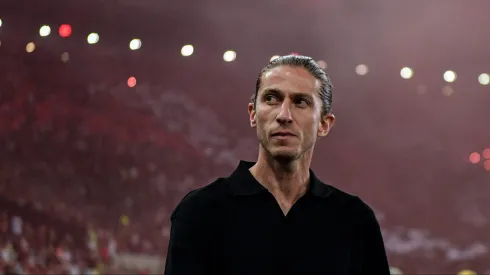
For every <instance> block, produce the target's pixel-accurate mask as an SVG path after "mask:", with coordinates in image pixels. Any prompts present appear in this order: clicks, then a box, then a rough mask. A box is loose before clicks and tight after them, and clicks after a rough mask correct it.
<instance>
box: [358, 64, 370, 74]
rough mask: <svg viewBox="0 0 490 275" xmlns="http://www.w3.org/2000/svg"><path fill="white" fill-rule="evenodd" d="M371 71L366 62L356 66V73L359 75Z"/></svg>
mask: <svg viewBox="0 0 490 275" xmlns="http://www.w3.org/2000/svg"><path fill="white" fill-rule="evenodd" d="M368 71H369V69H368V67H367V66H366V65H364V64H359V65H357V66H356V73H357V74H358V75H365V74H367V73H368Z"/></svg>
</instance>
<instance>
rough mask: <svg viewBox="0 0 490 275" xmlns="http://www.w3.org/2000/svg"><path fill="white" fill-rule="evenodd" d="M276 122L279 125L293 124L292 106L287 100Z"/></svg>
mask: <svg viewBox="0 0 490 275" xmlns="http://www.w3.org/2000/svg"><path fill="white" fill-rule="evenodd" d="M276 120H277V122H278V123H279V124H290V123H291V122H293V117H292V116H291V108H290V104H289V103H288V101H287V100H285V101H284V102H283V103H282V105H281V109H280V110H279V114H277V118H276Z"/></svg>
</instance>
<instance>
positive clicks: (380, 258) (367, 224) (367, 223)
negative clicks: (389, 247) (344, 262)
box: [360, 205, 390, 275]
mask: <svg viewBox="0 0 490 275" xmlns="http://www.w3.org/2000/svg"><path fill="white" fill-rule="evenodd" d="M366 207H367V211H366V212H367V213H366V215H365V218H364V220H363V222H362V224H361V226H360V229H361V232H360V235H361V247H360V248H361V251H360V252H361V270H362V272H361V274H379V275H389V274H390V267H389V264H388V258H387V256H386V249H385V246H384V242H383V236H382V234H381V229H380V226H379V223H378V221H377V219H376V216H375V214H374V212H373V211H372V209H371V208H369V206H367V205H366Z"/></svg>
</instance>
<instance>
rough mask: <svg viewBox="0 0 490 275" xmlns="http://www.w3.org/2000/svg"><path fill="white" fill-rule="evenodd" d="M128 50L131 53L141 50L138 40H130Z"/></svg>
mask: <svg viewBox="0 0 490 275" xmlns="http://www.w3.org/2000/svg"><path fill="white" fill-rule="evenodd" d="M129 48H130V49H131V50H133V51H134V50H137V49H139V48H141V40H139V39H138V38H135V39H133V40H131V42H129Z"/></svg>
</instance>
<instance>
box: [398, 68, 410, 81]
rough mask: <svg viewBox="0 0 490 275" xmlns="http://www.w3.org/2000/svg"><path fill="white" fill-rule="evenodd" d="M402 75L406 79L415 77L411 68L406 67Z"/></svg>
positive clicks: (401, 72) (402, 70)
mask: <svg viewBox="0 0 490 275" xmlns="http://www.w3.org/2000/svg"><path fill="white" fill-rule="evenodd" d="M400 75H401V77H402V78H404V79H409V78H412V76H413V70H412V69H411V68H409V67H404V68H403V69H401V71H400Z"/></svg>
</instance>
